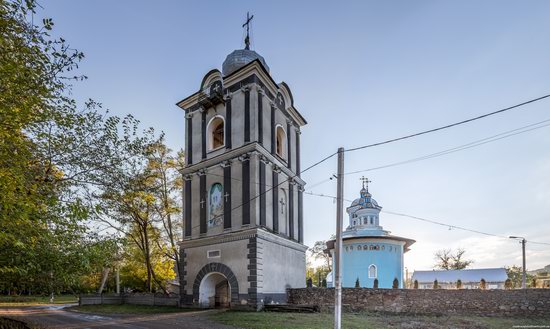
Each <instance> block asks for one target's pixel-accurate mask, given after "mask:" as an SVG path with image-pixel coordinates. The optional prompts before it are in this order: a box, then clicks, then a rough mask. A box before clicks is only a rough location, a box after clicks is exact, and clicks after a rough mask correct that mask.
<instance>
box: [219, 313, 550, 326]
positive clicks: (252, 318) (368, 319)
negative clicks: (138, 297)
mask: <svg viewBox="0 0 550 329" xmlns="http://www.w3.org/2000/svg"><path fill="white" fill-rule="evenodd" d="M209 318H210V320H213V321H217V322H220V323H223V324H227V325H233V326H236V327H241V328H247V329H283V328H284V329H286V328H289V329H290V328H293V329H310V328H311V329H318V328H319V329H320V328H327V329H329V328H333V327H334V325H333V321H334V317H333V315H332V314H326V313H315V314H311V313H301V314H298V313H275V312H237V311H228V312H223V313H218V314H213V315H211V316H210V317H209ZM519 325H521V326H525V325H532V326H534V325H539V326H541V325H543V326H544V325H546V326H550V317H549V318H546V319H540V318H538V319H537V318H511V319H510V318H489V317H473V316H472V317H466V316H410V315H391V314H379V313H358V314H347V313H346V314H344V315H343V316H342V328H346V329H359V328H361V329H364V328H407V329H420V328H422V329H424V328H427V329H436V328H437V329H440V328H453V329H492V328H495V329H497V328H498V329H501V328H512V327H513V326H519Z"/></svg>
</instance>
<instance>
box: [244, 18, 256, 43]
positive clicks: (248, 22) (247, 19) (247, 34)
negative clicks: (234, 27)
mask: <svg viewBox="0 0 550 329" xmlns="http://www.w3.org/2000/svg"><path fill="white" fill-rule="evenodd" d="M253 18H254V15H252V16H250V13H249V12H246V22H245V23H244V24H243V27H245V26H246V38H245V39H244V44H245V45H246V47H244V49H248V50H250V33H249V32H250V21H251V20H252V19H253Z"/></svg>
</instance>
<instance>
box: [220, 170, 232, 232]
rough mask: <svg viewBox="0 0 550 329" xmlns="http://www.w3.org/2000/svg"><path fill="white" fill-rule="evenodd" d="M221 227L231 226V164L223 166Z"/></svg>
mask: <svg viewBox="0 0 550 329" xmlns="http://www.w3.org/2000/svg"><path fill="white" fill-rule="evenodd" d="M223 192H224V193H223V196H222V197H223V200H224V201H223V209H224V211H223V228H224V229H227V228H231V197H232V195H231V166H225V167H224V168H223Z"/></svg>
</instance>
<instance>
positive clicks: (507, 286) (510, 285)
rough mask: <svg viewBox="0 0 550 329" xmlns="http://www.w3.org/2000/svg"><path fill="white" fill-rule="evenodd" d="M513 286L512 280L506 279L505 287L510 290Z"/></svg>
mask: <svg viewBox="0 0 550 329" xmlns="http://www.w3.org/2000/svg"><path fill="white" fill-rule="evenodd" d="M513 286H514V285H513V284H512V280H510V279H506V281H504V289H507V290H510V289H512V287H513Z"/></svg>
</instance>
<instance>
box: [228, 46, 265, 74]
mask: <svg viewBox="0 0 550 329" xmlns="http://www.w3.org/2000/svg"><path fill="white" fill-rule="evenodd" d="M255 59H258V60H260V62H262V64H263V66H264V67H265V69H266V70H267V71H268V72H269V66H267V64H266V62H265V59H264V58H263V57H262V56H261V55H260V54H258V53H257V52H255V51H254V50H250V49H239V50H235V51H234V52H232V53H231V54H229V55H227V58H226V59H225V61H223V64H222V74H223V75H224V76H228V75H230V74H231V73H233V72H235V71H237V70H238V69H240V68H241V67H243V66H245V65H246V64H248V63H250V62H252V61H253V60H255Z"/></svg>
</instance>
